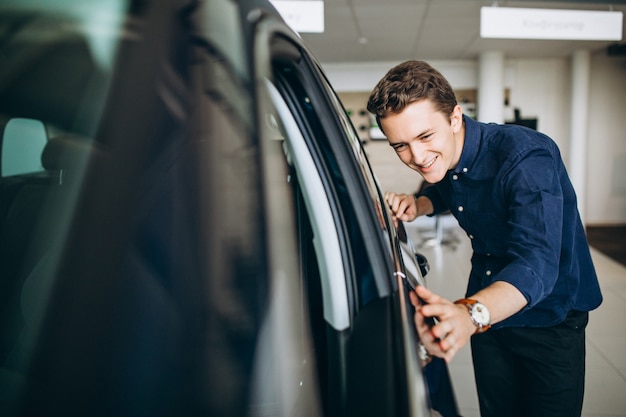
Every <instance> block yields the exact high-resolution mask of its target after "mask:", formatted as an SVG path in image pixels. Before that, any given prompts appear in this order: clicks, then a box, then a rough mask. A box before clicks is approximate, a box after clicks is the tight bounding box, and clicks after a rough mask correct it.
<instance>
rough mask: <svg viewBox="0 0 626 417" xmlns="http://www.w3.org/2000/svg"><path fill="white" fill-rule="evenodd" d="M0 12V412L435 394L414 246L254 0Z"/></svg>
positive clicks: (377, 406) (274, 406)
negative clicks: (425, 357)
mask: <svg viewBox="0 0 626 417" xmlns="http://www.w3.org/2000/svg"><path fill="white" fill-rule="evenodd" d="M0 27H1V28H2V30H1V31H0V129H1V131H0V132H2V148H1V152H2V155H1V156H2V160H1V165H0V168H1V171H2V177H1V178H0V180H1V181H0V193H1V196H2V199H1V204H2V206H1V207H0V215H1V216H2V218H1V219H0V222H1V223H0V227H2V229H0V233H1V234H0V238H1V239H2V241H1V242H0V245H1V246H0V257H1V259H0V268H1V275H0V279H1V282H0V285H1V287H0V297H1V299H0V314H1V315H0V318H1V321H0V336H1V339H0V340H1V346H0V355H1V357H0V366H1V368H0V415H3V416H58V415H63V416H143V415H146V416H196V415H216V416H217V415H223V416H239V415H242V416H243V415H246V416H270V415H271V416H274V415H281V416H283V415H284V416H292V415H293V416H295V415H298V416H351V415H360V416H363V415H376V416H392V415H393V416H400V415H406V416H425V415H431V413H433V412H434V411H433V410H434V409H437V410H438V411H436V412H434V413H435V414H437V413H441V414H442V415H453V414H456V411H455V410H456V406H455V404H454V397H453V394H452V391H451V387H450V383H449V380H448V379H447V368H446V367H445V364H442V363H441V362H435V363H436V364H437V365H436V367H435V365H431V364H428V365H426V364H425V363H424V362H422V361H421V360H420V358H419V357H418V343H419V340H418V337H417V334H416V332H415V329H414V326H413V322H412V320H413V318H412V317H413V308H412V306H411V305H410V303H409V299H408V291H409V289H410V287H409V286H408V285H407V281H406V277H412V278H413V279H414V280H416V282H417V283H418V284H423V276H422V275H423V274H422V270H421V269H420V265H418V263H417V262H416V257H415V253H414V252H413V246H412V244H411V242H410V240H409V239H408V237H407V236H406V233H404V231H403V228H402V225H400V226H401V227H400V229H399V232H398V230H397V229H396V227H394V226H393V223H392V220H391V216H390V213H389V210H388V208H387V206H386V204H385V201H384V198H383V195H382V192H381V190H380V188H379V186H378V184H377V181H376V178H375V176H374V174H373V172H372V169H371V167H370V165H369V163H368V160H367V156H366V153H365V151H364V149H363V146H362V143H361V142H360V140H359V139H358V136H357V134H356V133H355V130H354V128H353V126H352V125H351V124H350V121H349V118H348V117H347V115H346V112H345V110H344V109H343V107H342V105H341V103H340V101H339V100H338V98H337V96H336V95H335V93H334V91H333V89H332V87H331V85H330V84H329V83H328V81H327V80H326V78H325V76H324V73H323V70H322V69H321V67H320V65H319V64H318V63H317V61H316V60H315V58H314V57H313V55H312V54H311V53H310V52H309V51H308V50H307V48H306V46H305V45H303V43H302V41H301V39H300V38H299V37H298V36H297V34H295V33H294V32H293V31H292V30H290V29H289V28H288V26H287V25H286V24H285V23H284V22H283V21H282V19H281V18H280V16H279V15H278V14H277V13H276V11H275V10H274V9H273V8H272V7H271V5H270V4H269V3H266V2H262V1H247V0H241V1H238V2H233V1H229V0H206V1H179V0H160V1H139V0H133V1H129V0H114V1H108V2H102V1H95V0H93V1H70V0H59V1H57V2H48V1H46V0H19V1H13V0H9V1H4V2H3V4H2V6H0ZM429 375H430V376H429ZM435 391H436V392H437V395H433V394H434V393H435ZM446 410H452V411H446ZM450 413H453V414H450Z"/></svg>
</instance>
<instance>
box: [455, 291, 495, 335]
mask: <svg viewBox="0 0 626 417" xmlns="http://www.w3.org/2000/svg"><path fill="white" fill-rule="evenodd" d="M454 304H463V305H464V306H466V307H467V311H468V312H469V315H470V318H471V319H472V323H474V324H475V325H476V333H482V332H485V331H487V329H489V328H490V327H491V315H490V314H489V310H488V309H487V307H486V306H485V305H484V304H482V303H479V302H478V301H476V300H471V299H469V298H461V299H460V300H456V301H455V302H454Z"/></svg>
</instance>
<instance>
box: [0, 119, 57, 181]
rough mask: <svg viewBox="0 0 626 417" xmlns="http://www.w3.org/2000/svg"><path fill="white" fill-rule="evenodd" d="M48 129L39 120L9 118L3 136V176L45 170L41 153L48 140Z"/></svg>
mask: <svg viewBox="0 0 626 417" xmlns="http://www.w3.org/2000/svg"><path fill="white" fill-rule="evenodd" d="M47 139H48V138H47V135H46V129H45V126H44V125H43V123H42V122H41V121H39V120H34V119H26V118H14V119H11V120H9V122H8V123H7V124H6V126H5V128H4V135H3V136H2V142H1V143H2V151H1V154H2V162H1V165H0V166H2V176H3V177H9V176H11V175H20V174H32V173H36V172H43V170H44V169H43V166H42V165H41V155H42V154H43V148H44V146H45V145H46V141H47Z"/></svg>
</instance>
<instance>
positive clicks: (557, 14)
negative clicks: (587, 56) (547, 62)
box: [480, 7, 623, 41]
mask: <svg viewBox="0 0 626 417" xmlns="http://www.w3.org/2000/svg"><path fill="white" fill-rule="evenodd" d="M622 20H623V14H622V12H608V11H607V12H604V11H589V10H555V9H527V8H512V7H482V8H481V9H480V36H481V38H498V39H561V40H595V41H601V40H604V41H620V40H622Z"/></svg>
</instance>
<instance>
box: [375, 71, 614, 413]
mask: <svg viewBox="0 0 626 417" xmlns="http://www.w3.org/2000/svg"><path fill="white" fill-rule="evenodd" d="M367 108H368V110H369V111H370V112H371V113H373V114H374V115H375V116H376V119H377V121H378V125H379V126H380V128H381V130H382V131H383V132H384V134H385V136H386V137H387V139H388V141H389V144H390V145H391V146H392V147H393V148H394V150H395V151H396V153H397V154H398V157H399V158H400V160H402V162H404V163H405V164H406V165H407V166H409V167H410V168H412V169H413V170H415V171H417V172H418V173H419V174H420V175H421V176H422V177H423V178H424V180H425V181H426V182H428V183H430V184H433V186H432V187H428V188H426V189H425V190H424V191H422V192H421V193H420V194H419V195H418V196H417V197H416V196H414V195H409V194H395V193H391V192H390V193H388V194H387V202H388V203H389V206H390V208H391V210H392V212H393V215H394V220H396V221H398V220H400V221H412V220H414V219H415V218H416V217H418V216H421V215H431V216H432V215H436V214H438V213H442V212H444V211H446V210H450V211H451V212H452V213H453V214H454V216H455V217H456V218H457V220H458V222H459V225H460V226H461V227H462V228H463V229H464V230H465V231H466V232H467V234H468V236H469V238H470V239H471V243H472V248H473V252H474V253H473V256H472V270H471V272H470V277H469V282H468V287H467V292H466V294H465V297H464V298H461V299H459V300H456V301H454V302H453V301H450V300H447V299H445V298H443V297H440V296H439V295H437V294H434V293H432V292H431V291H429V290H428V289H426V288H423V287H418V289H417V290H416V293H413V294H411V296H412V300H413V303H414V305H415V306H416V314H415V323H416V327H417V329H418V332H419V333H420V337H421V339H422V342H423V343H424V344H425V346H426V347H427V349H428V350H429V352H430V353H431V354H432V355H435V356H439V357H442V358H444V359H445V360H447V361H450V360H452V358H453V357H454V355H455V354H456V353H457V352H458V351H459V349H460V348H461V347H463V346H464V345H465V344H466V343H467V342H468V341H470V340H471V346H472V358H473V363H474V372H475V377H476V386H477V389H478V397H479V403H480V409H481V415H482V417H489V416H498V417H501V416H551V417H556V416H568V417H569V416H580V413H581V409H582V400H583V393H584V378H585V327H586V325H587V321H588V312H589V311H590V310H593V309H595V308H597V307H598V306H599V305H600V303H601V302H602V295H601V293H600V288H599V285H598V280H597V276H596V272H595V269H594V266H593V263H592V260H591V255H590V253H589V246H588V243H587V239H586V236H585V232H584V228H583V225H582V222H581V219H580V215H579V213H578V209H577V206H576V195H575V193H574V189H573V187H572V184H571V182H570V180H569V177H568V175H567V172H566V170H565V166H564V164H563V161H562V158H561V155H560V152H559V149H558V147H557V146H556V144H555V143H554V141H552V140H551V139H550V138H549V137H547V136H546V135H543V134H541V133H539V132H536V131H534V130H531V129H527V128H524V127H521V126H512V125H497V124H485V123H480V122H477V121H474V120H472V119H471V118H469V117H467V116H464V115H463V113H462V110H461V107H460V106H459V105H458V104H457V101H456V97H455V95H454V91H453V90H452V88H451V86H450V84H449V83H448V81H447V80H446V79H445V78H444V77H443V76H442V75H441V73H439V72H438V71H437V70H436V69H434V68H433V67H431V66H430V65H429V64H427V63H426V62H423V61H407V62H405V63H402V64H400V65H398V66H396V67H394V68H392V69H391V70H390V71H389V72H388V73H387V74H386V75H385V76H384V77H383V78H382V79H381V80H380V81H379V83H378V84H377V85H376V87H375V88H374V90H373V92H372V93H371V95H370V98H369V101H368V106H367ZM418 296H419V297H420V298H421V299H422V300H424V301H425V304H424V305H423V306H421V304H420V303H418ZM424 317H436V318H437V324H436V325H435V326H433V327H432V328H430V327H427V326H425V325H424Z"/></svg>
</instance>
